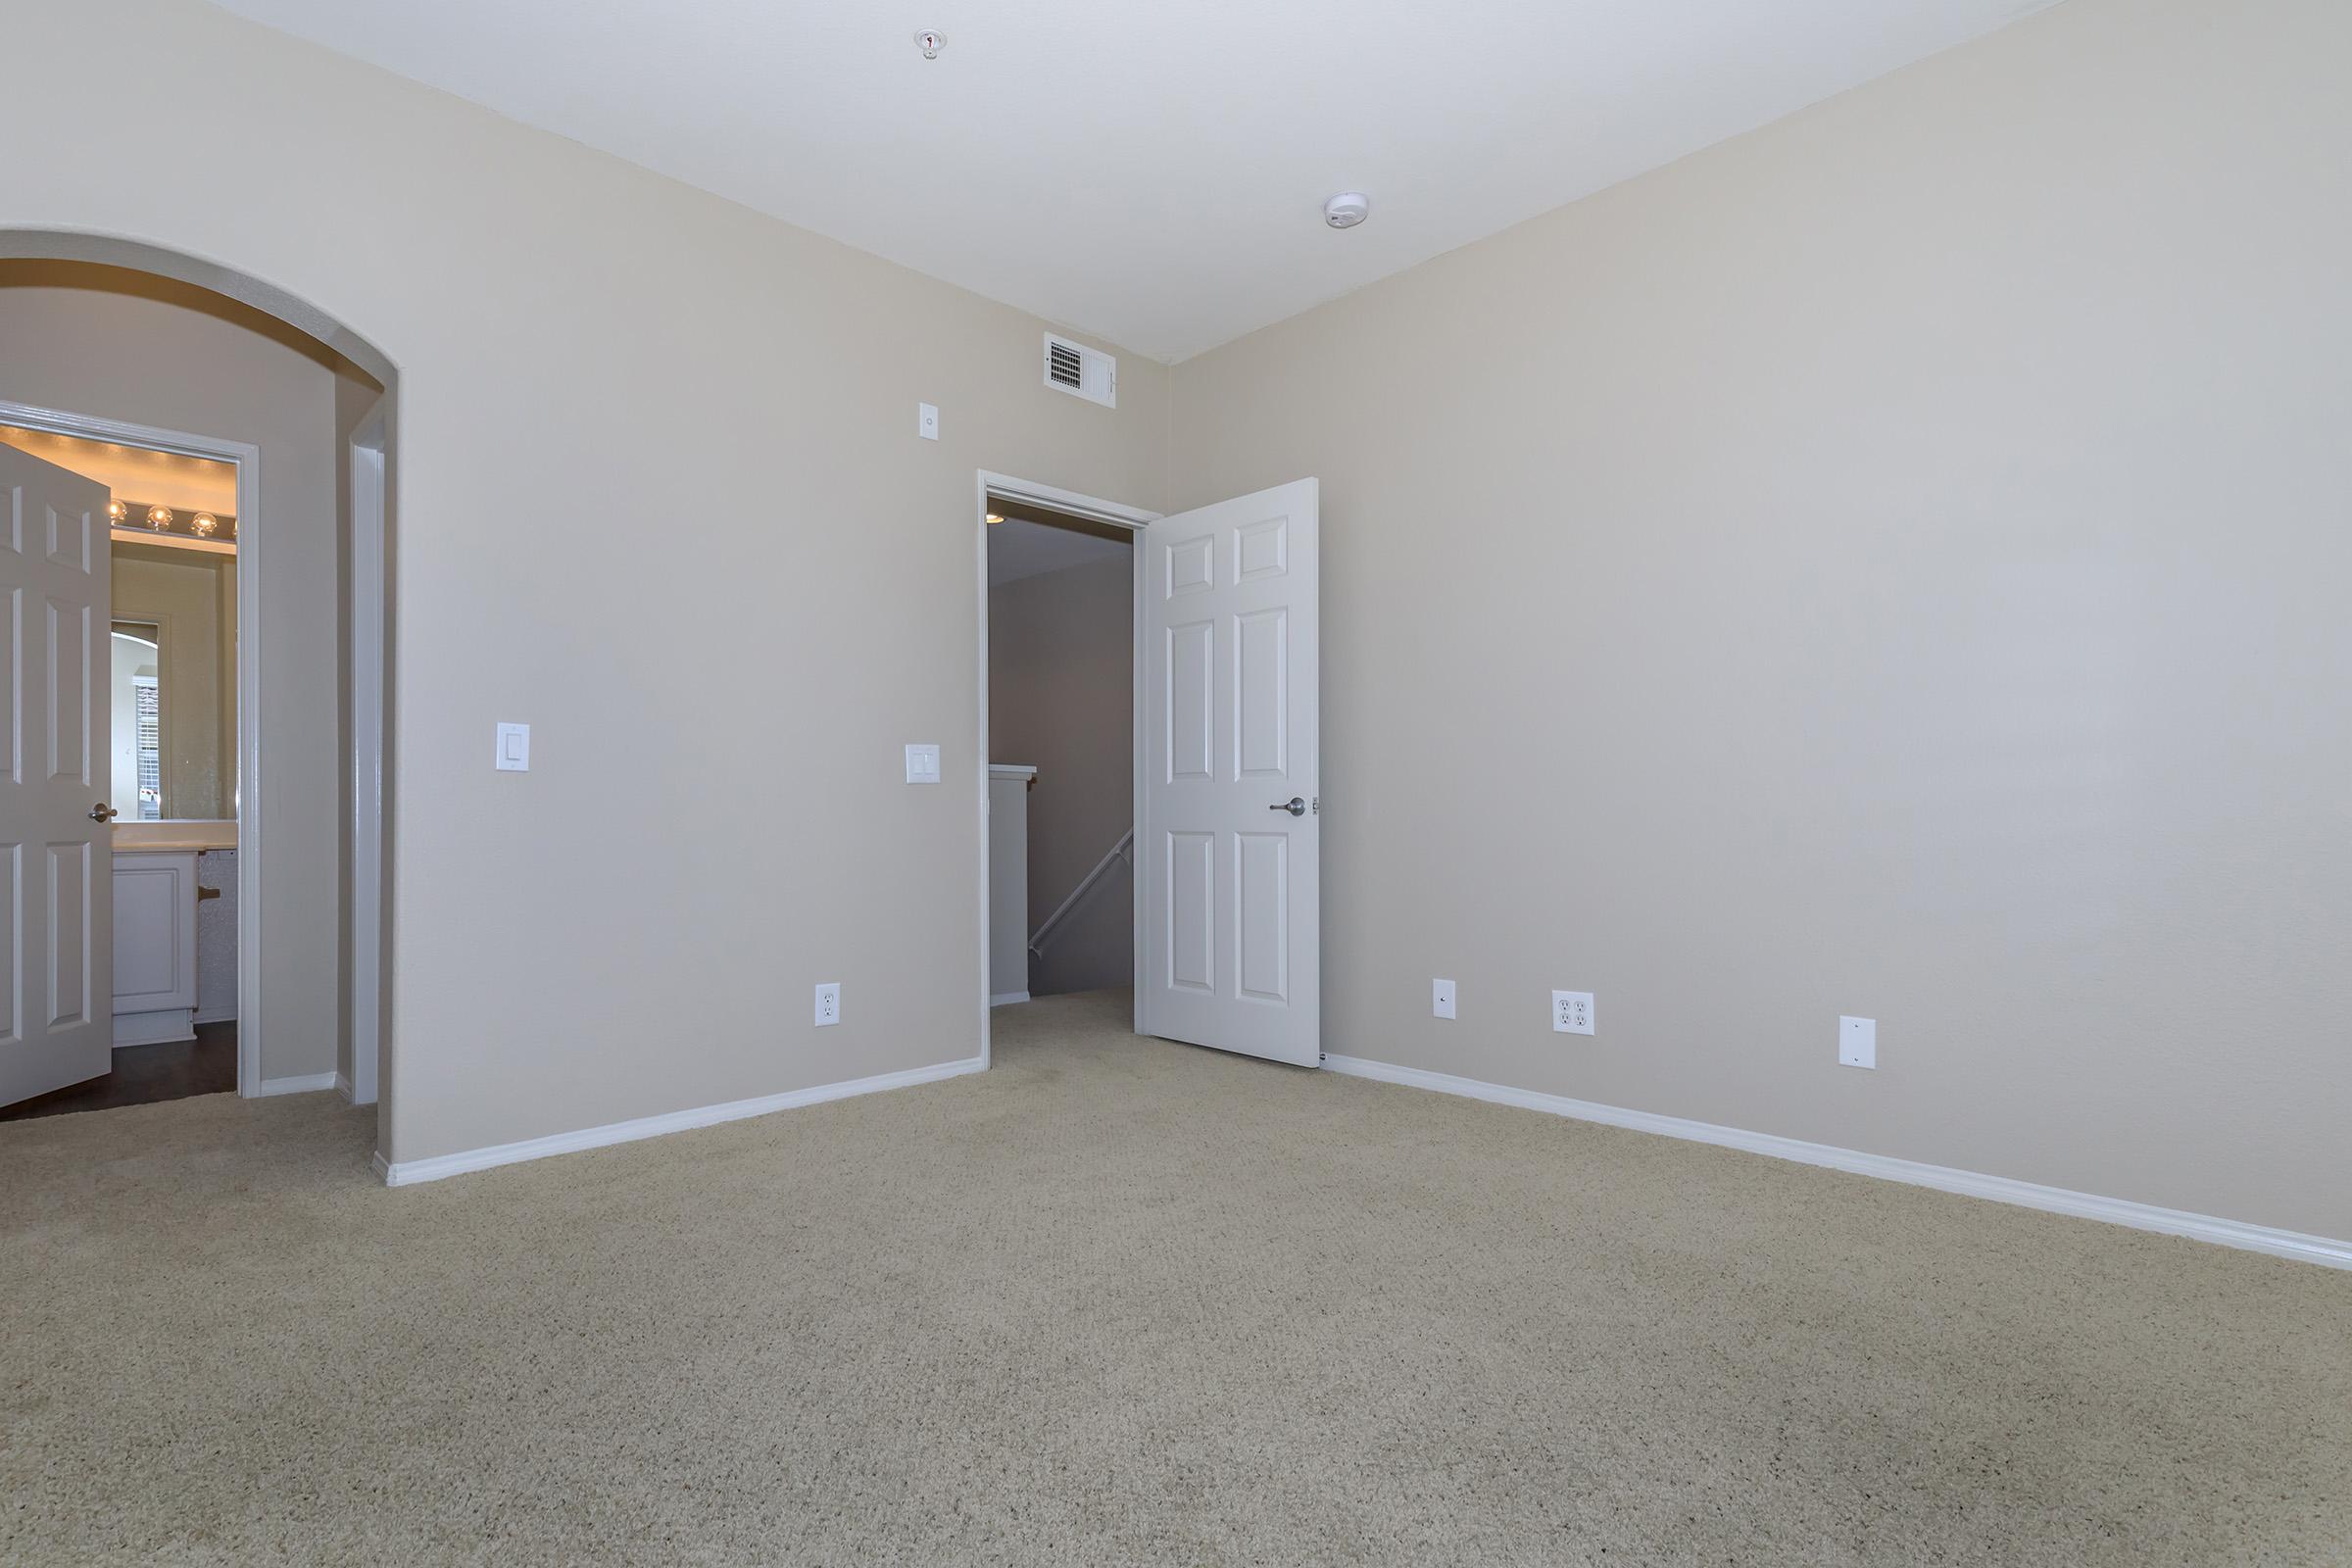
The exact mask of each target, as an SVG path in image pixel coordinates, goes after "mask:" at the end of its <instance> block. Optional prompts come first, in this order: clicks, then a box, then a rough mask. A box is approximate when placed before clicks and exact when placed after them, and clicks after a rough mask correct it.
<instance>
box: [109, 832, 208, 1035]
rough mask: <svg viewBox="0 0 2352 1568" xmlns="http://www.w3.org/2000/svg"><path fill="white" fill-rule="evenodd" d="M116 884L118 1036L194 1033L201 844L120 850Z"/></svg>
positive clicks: (116, 1014)
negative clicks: (150, 850) (135, 851)
mask: <svg viewBox="0 0 2352 1568" xmlns="http://www.w3.org/2000/svg"><path fill="white" fill-rule="evenodd" d="M114 886H115V991H114V996H115V1030H114V1034H115V1043H116V1044H117V1045H134V1044H136V1045H144V1044H147V1043H148V1042H150V1041H155V1040H191V1039H194V1038H195V1029H194V1025H193V1023H192V1022H191V1020H192V1019H193V1018H194V1017H195V1012H196V855H195V852H194V851H192V850H190V851H165V852H155V853H149V854H127V853H126V854H123V855H118V856H116V857H115V876H114ZM141 1015H152V1016H141ZM132 1020H136V1022H137V1023H138V1024H139V1025H140V1027H138V1028H136V1029H133V1028H130V1027H127V1025H128V1024H129V1023H130V1022H131V1021H132Z"/></svg>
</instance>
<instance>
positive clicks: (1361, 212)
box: [1323, 190, 1372, 228]
mask: <svg viewBox="0 0 2352 1568" xmlns="http://www.w3.org/2000/svg"><path fill="white" fill-rule="evenodd" d="M1371 216H1372V198H1371V197H1369V196H1367V195H1365V194H1364V193H1363V192H1362V191H1360V190H1344V191H1342V192H1340V193H1339V194H1338V195H1337V196H1334V197H1333V198H1332V199H1331V200H1329V201H1327V202H1325V203H1324V204H1323V221H1325V222H1326V223H1329V224H1330V225H1331V226H1332V227H1334V228H1353V227H1354V226H1355V225H1356V224H1358V223H1360V222H1362V221H1364V220H1365V219H1367V218H1370V217H1371Z"/></svg>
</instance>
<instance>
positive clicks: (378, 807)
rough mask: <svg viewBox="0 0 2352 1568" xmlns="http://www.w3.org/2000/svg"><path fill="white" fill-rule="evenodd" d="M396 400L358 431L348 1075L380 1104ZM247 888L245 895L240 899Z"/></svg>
mask: <svg viewBox="0 0 2352 1568" xmlns="http://www.w3.org/2000/svg"><path fill="white" fill-rule="evenodd" d="M391 405H392V394H391V393H389V392H386V393H385V394H383V396H382V397H380V398H378V399H377V400H376V403H375V406H374V407H373V408H371V409H369V410H368V413H367V415H366V416H365V417H362V418H361V420H360V423H359V427H358V428H357V429H355V430H354V431H353V432H352V434H351V976H350V978H351V1077H350V1080H349V1082H348V1083H346V1084H345V1086H344V1087H345V1090H346V1092H347V1093H348V1094H349V1095H350V1097H351V1103H353V1104H355V1105H371V1104H373V1103H375V1099H376V1065H377V1062H378V1059H379V1051H380V1046H381V1041H382V1033H381V1030H382V1024H383V913H384V612H385V608H386V607H385V604H384V505H385V496H384V486H385V471H384V469H385V449H386V447H387V446H388V444H389V442H390V439H391V413H392V409H391ZM242 892H243V890H242V889H240V890H239V894H240V896H242Z"/></svg>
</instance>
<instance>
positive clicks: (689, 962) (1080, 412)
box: [0, 0, 1167, 1160]
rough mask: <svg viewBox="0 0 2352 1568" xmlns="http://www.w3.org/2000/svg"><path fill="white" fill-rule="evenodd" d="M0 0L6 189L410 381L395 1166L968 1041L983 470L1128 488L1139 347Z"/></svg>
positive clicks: (15, 200)
mask: <svg viewBox="0 0 2352 1568" xmlns="http://www.w3.org/2000/svg"><path fill="white" fill-rule="evenodd" d="M0 23H4V30H0V35H4V36H6V37H7V38H8V40H9V48H10V52H11V55H12V57H13V58H14V59H15V60H16V61H18V62H19V63H21V65H22V68H23V69H21V70H20V71H19V73H17V76H16V79H15V85H14V86H13V87H12V89H11V91H10V92H9V93H8V94H6V95H5V96H0V145H6V146H8V147H9V148H10V150H11V154H12V156H11V157H10V158H8V159H7V160H6V161H5V162H0V221H4V222H7V223H11V224H18V225H25V226H31V227H59V228H69V229H74V230H79V231H83V232H91V233H99V234H110V235H118V236H123V237H126V238H129V239H134V240H139V241H144V242H149V243H154V244H158V245H164V246H170V247H172V248H174V249H176V250H179V251H182V252H186V253H190V254H193V255H196V256H200V257H204V258H209V259H213V260H216V261H219V262H221V263H224V264H227V265H230V266H233V267H235V268H237V269H240V270H243V271H244V272H246V273H248V274H250V275H252V276H254V277H257V278H259V279H261V280H263V281H265V282H267V283H270V284H271V285H274V286H276V287H278V288H281V289H284V290H286V291H288V292H290V293H292V294H293V295H295V296H297V297H299V298H300V299H302V300H305V301H307V302H309V303H310V304H311V305H313V306H316V307H317V308H319V310H321V311H323V312H325V313H326V314H328V315H329V316H331V317H333V318H335V319H339V320H340V321H342V322H344V323H346V324H347V325H348V326H350V327H351V328H353V329H355V330H356V331H358V332H360V333H362V334H364V335H365V336H367V337H368V339H369V340H371V341H372V343H373V344H374V345H375V346H376V347H377V348H379V349H381V350H382V351H383V353H384V354H385V355H387V356H388V357H389V358H390V360H391V361H392V362H393V363H394V364H395V365H396V366H397V367H398V368H399V371H400V385H399V396H400V409H399V418H400V443H401V450H400V456H399V465H400V471H399V477H398V486H399V507H400V517H399V525H398V546H397V554H396V557H395V578H394V613H393V619H394V625H393V638H394V641H395V645H396V648H397V657H398V660H399V666H398V676H397V682H396V689H395V692H394V699H393V725H394V730H395V735H396V745H395V755H394V759H393V764H392V765H393V789H394V792H395V800H396V809H397V813H398V814H397V817H396V819H395V821H394V824H393V853H392V874H393V878H394V882H395V898H396V914H395V931H394V949H395V954H394V967H393V975H392V993H393V995H392V1006H393V1042H392V1051H391V1054H390V1066H391V1077H390V1082H389V1084H388V1086H387V1087H388V1091H389V1093H388V1101H389V1105H388V1114H387V1115H386V1117H385V1118H384V1121H385V1126H384V1129H383V1137H384V1139H385V1147H386V1152H388V1154H389V1156H390V1157H392V1158H394V1159H397V1160H410V1159H416V1158H420V1157H424V1156H429V1155H434V1154H441V1153H448V1152H457V1151H463V1150H468V1149H474V1148H479V1147H482V1146H484V1145H491V1144H499V1143H505V1142H510V1141H513V1140H518V1139H526V1138H532V1137H536V1136H539V1135H542V1134H549V1133H556V1132H562V1131H565V1130H569V1129H575V1128H582V1127H590V1126H596V1125H599V1124H603V1123H609V1122H614V1121H620V1120H624V1119H628V1118H633V1117H640V1116H646V1115H651V1114H654V1113H657V1112H662V1111H667V1110H675V1109H681V1108H685V1107H690V1106H697V1105H706V1104H711V1103H717V1102H724V1101H732V1100H740V1099H744V1098H747V1097H751V1096H757V1095H767V1094H775V1093H779V1092H782V1091H786V1090H791V1089H797V1088H802V1087H807V1086H810V1085H816V1084H825V1083H834V1082H839V1081H842V1080H845V1079H854V1078H860V1077H864V1076H867V1075H869V1074H874V1073H883V1072H890V1071H894V1070H898V1069H902V1068H911V1067H918V1066H923V1065H926V1064H930V1063H937V1062H946V1061H951V1060H956V1059H958V1058H965V1057H970V1056H972V1055H974V1054H977V1052H978V1050H979V1043H980V1016H979V1005H978V1002H979V997H980V994H981V993H980V987H981V985H982V980H983V975H982V960H981V952H980V907H981V905H980V899H981V888H980V885H979V869H980V840H979V823H980V810H979V803H980V783H979V765H980V761H981V760H980V759H979V758H978V757H977V756H976V755H975V753H976V749H977V726H978V713H977V708H978V704H977V701H976V697H977V689H978V670H977V668H976V661H977V652H976V650H977V646H978V635H979V628H978V624H977V616H978V602H979V596H978V594H977V592H976V590H975V586H974V580H973V571H974V563H973V541H972V526H971V517H972V507H973V503H974V494H973V477H974V474H975V472H976V471H977V470H978V469H980V468H982V467H990V468H996V469H999V470H1002V471H1007V472H1013V473H1019V474H1023V475H1029V476H1034V477H1037V478H1039V479H1041V480H1045V481H1047V482H1051V483H1055V484H1059V485H1063V486H1066V487H1068V488H1071V489H1076V490H1080V491H1083V492H1087V493H1091V494H1097V495H1104V496H1112V497H1117V498H1119V499H1122V500H1126V501H1130V502H1133V503H1136V504H1139V505H1150V504H1152V501H1153V499H1154V497H1155V494H1156V492H1157V490H1158V488H1159V486H1160V482H1161V479H1162V477H1163V472H1164V459H1165V455H1166V436H1167V408H1166V402H1165V394H1166V383H1167V378H1166V374H1165V372H1164V371H1162V370H1161V369H1159V368H1156V367H1154V366H1152V365H1150V364H1147V363H1145V362H1144V361H1142V360H1141V359H1139V358H1137V357H1135V356H1133V355H1123V356H1122V364H1121V367H1120V368H1121V371H1122V374H1121V375H1120V378H1119V407H1118V408H1117V409H1116V410H1115V411H1114V410H1104V409H1102V408H1098V407H1096V406H1095V405H1092V404H1089V403H1084V402H1081V401H1080V400H1078V399H1075V398H1071V397H1066V396H1062V395H1060V394H1057V393H1055V392H1053V391H1051V390H1049V389H1047V388H1045V387H1043V386H1041V385H1040V384H1039V376H1038V368H1037V367H1038V352H1039V350H1038V343H1039V333H1040V332H1041V331H1042V329H1043V327H1042V323H1040V322H1039V321H1037V320H1036V319H1033V318H1030V317H1028V316H1025V315H1023V314H1021V313H1019V312H1017V311H1013V310H1010V309H1007V308H1005V307H1002V306H998V305H994V304H990V303H988V302H985V301H983V300H981V299H979V298H977V297H976V296H974V295H971V294H968V293H966V292H964V291H962V290H959V289H956V288H952V287H950V286H948V285H946V284H944V283H939V282H936V281H933V280H930V279H927V278H923V277H921V276H918V275H916V274H914V273H911V272H908V271H906V270H902V269H899V268H896V267H892V266H889V265H887V264H884V263H882V262H879V261H877V260H875V259H874V258H872V257H870V256H867V255H864V254H862V253H860V252H858V251H854V250H851V249H849V248H847V247H845V246H842V245H838V244H834V243H832V242H830V241H827V240H823V239H820V238H817V237H815V236H813V235H811V234H809V233H807V232H805V231H802V230H798V229H794V228H792V227H790V226H788V225H786V224H783V223H779V222H776V221H772V220H769V219H765V218H762V217H760V216H758V215H756V214H753V213H751V212H748V211H746V210H745V209H743V208H740V207H736V206H733V205H730V204H729V203H726V202H723V201H720V200H718V199H716V198H714V197H711V196H707V195H704V194H701V193H698V192H696V191H693V190H690V189H688V188H686V187H684V186H681V185H678V184H676V183H674V182H671V181H667V180H664V179H662V178H660V177H659V176H657V175H654V174H652V173H649V172H645V171H643V170H639V169H635V168H632V167H630V166H628V165H625V164H622V163H620V162H618V161H617V160H614V159H611V158H606V157H603V156H600V155H597V154H594V153H591V152H588V151H586V150H585V149H583V148H581V147H579V146H577V145H575V144H573V143H570V142H566V141H564V140H563V139H561V138H559V137H555V136H551V135H545V134H541V133H539V132H535V131H530V130H526V129H524V128H522V127H520V126H517V125H515V124H514V123H511V122H507V121H504V120H501V119H499V118H497V117H495V116H493V115H491V114H489V113H487V112H485V111H482V110H479V109H476V108H472V107H470V106H468V105H466V104H464V103H462V102H460V101H458V100H456V99H454V98H451V97H448V96H446V95H444V94H441V93H437V92H433V91H430V90H427V89H425V88H421V87H418V86H417V85H415V84H413V83H409V82H404V81H402V80H399V79H398V78H395V77H393V76H390V75H388V74H385V73H380V72H376V71H372V70H369V69H367V68H365V67H362V66H359V65H356V64H353V63H351V62H348V61H345V60H341V59H338V58H336V57H334V56H332V55H330V54H327V53H326V52H324V51H321V50H318V49H314V48H311V47H309V46H306V45H304V44H301V43H297V42H295V41H293V40H291V39H288V38H286V37H283V36H282V35H279V34H276V33H272V32H270V31H268V30H266V29H263V28H260V27H256V26H253V25H247V24H245V23H242V22H239V21H237V20H235V19H233V18H231V17H228V16H226V15H224V14H222V13H221V12H218V11H215V10H211V9H209V8H205V7H202V6H198V5H195V4H190V3H184V0H130V3H126V4H122V5H109V6H105V7H65V6H55V5H48V4H40V3H34V0H8V3H7V4H6V6H5V13H4V16H0ZM190 80H202V81H204V82H205V83H206V95H205V102H206V109H205V113H204V114H202V115H189V114H187V113H186V112H185V94H184V91H183V89H184V86H185V83H186V82H188V81H190ZM100 82H103V83H104V84H105V92H104V95H103V96H104V98H105V100H106V110H105V112H104V113H103V114H101V113H96V112H93V110H92V108H91V105H92V102H93V100H92V96H91V94H92V84H93V83H100ZM297 128H298V129H297ZM1110 347H1112V348H1113V350H1114V352H1116V346H1115V345H1111V346H1110ZM918 400H921V401H928V402H932V403H935V404H937V405H939V407H940V410H941V428H942V439H941V440H939V441H937V442H926V441H921V440H919V439H917V437H916V435H915V433H914V426H915V404H916V402H917V401H918ZM689 448H691V449H692V452H693V457H692V459H691V460H690V461H689V460H688V459H686V458H683V457H680V456H677V455H675V454H678V453H681V452H683V451H685V450H687V449H689ZM329 471H331V460H330V462H329ZM787 497H788V498H789V505H767V504H762V503H761V500H760V498H787ZM811 519H821V521H816V520H811ZM755 699H756V700H757V703H758V705H759V706H760V708H761V709H762V711H765V712H766V714H767V715H768V717H767V721H766V722H765V723H764V724H763V726H762V728H761V732H760V737H759V739H758V741H757V743H756V745H757V746H758V748H760V750H761V751H762V752H763V753H764V755H763V756H761V757H760V758H758V759H757V760H758V761H759V762H760V765H761V767H762V770H763V771H765V772H767V773H768V774H770V775H771V776H772V777H774V778H775V779H777V780H778V781H779V782H778V790H777V795H776V798H775V800H774V801H773V802H772V803H771V809H769V810H768V811H767V812H765V813H763V814H762V815H761V816H760V817H757V818H752V819H747V818H746V817H745V816H744V814H743V813H742V811H741V809H740V803H739V802H738V801H737V800H736V798H735V797H734V796H733V795H732V794H731V793H730V792H729V791H728V789H727V788H726V781H727V779H728V778H729V776H730V773H729V770H728V769H727V768H726V767H724V766H722V765H721V759H722V758H724V757H726V756H727V755H728V754H729V751H730V748H729V747H728V746H727V745H725V744H724V743H723V742H722V741H721V740H720V739H718V737H720V736H721V735H723V734H725V733H727V732H728V731H729V730H730V728H732V727H734V726H738V725H740V723H741V716H742V714H743V713H744V712H745V711H748V710H749V709H750V707H751V706H753V703H754V701H755ZM329 700H330V702H331V695H330V698H329ZM501 719H518V720H524V721H527V722H529V723H530V724H531V725H532V771H530V772H528V773H500V772H496V771H494V770H493V769H492V767H491V765H490V764H491V737H492V726H493V725H494V724H495V723H496V722H497V721H498V720H501ZM908 741H937V742H939V743H940V745H941V746H942V748H943V752H944V760H945V764H946V767H947V770H948V778H949V782H948V783H947V784H945V785H943V786H941V787H938V788H928V787H916V788H909V787H907V785H906V784H904V783H903V782H902V781H901V780H902V778H903V758H902V752H901V748H902V747H903V746H904V745H905V744H906V743H907V742H908ZM334 800H335V796H334V794H333V793H332V792H327V793H325V794H324V795H322V797H321V802H322V805H321V809H322V810H324V811H327V812H331V811H332V810H333V804H332V803H333V801H334ZM796 823H822V824H824V827H823V829H822V831H821V832H807V831H800V830H798V829H796V828H795V827H794V826H793V824H796ZM320 831H321V833H322V834H323V835H324V836H325V842H326V844H327V845H328V853H330V854H331V853H332V847H333V844H334V834H335V828H334V824H333V822H332V820H331V817H330V818H329V819H326V820H324V821H323V822H322V824H321V827H320ZM321 929H322V930H324V931H326V932H327V933H328V936H327V940H328V942H329V944H330V948H329V955H328V956H327V957H326V958H325V959H323V960H322V961H323V962H326V963H328V964H330V965H331V962H332V955H331V941H332V937H331V933H332V925H331V923H328V922H321ZM819 980H838V981H840V982H841V983H842V985H843V988H844V992H843V1021H842V1022H841V1023H840V1024H838V1025H836V1026H834V1027H832V1028H828V1029H825V1030H822V1031H817V1030H815V1029H813V1028H812V1027H811V1024H810V1014H809V988H810V986H811V985H812V984H814V983H815V982H817V981H819ZM323 1064H324V1065H331V1057H329V1058H328V1060H327V1062H326V1063H323Z"/></svg>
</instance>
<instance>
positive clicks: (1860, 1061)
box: [1838, 1016, 1879, 1067]
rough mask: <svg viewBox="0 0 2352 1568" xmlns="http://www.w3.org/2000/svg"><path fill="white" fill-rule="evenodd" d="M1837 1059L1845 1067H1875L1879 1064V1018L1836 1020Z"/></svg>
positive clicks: (1842, 1018) (1841, 1018)
mask: <svg viewBox="0 0 2352 1568" xmlns="http://www.w3.org/2000/svg"><path fill="white" fill-rule="evenodd" d="M1838 1063H1839V1065H1841V1066H1846V1067H1876V1066H1878V1064H1879V1020H1878V1019H1876V1018H1847V1017H1843V1016H1840V1017H1839V1018H1838Z"/></svg>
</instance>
